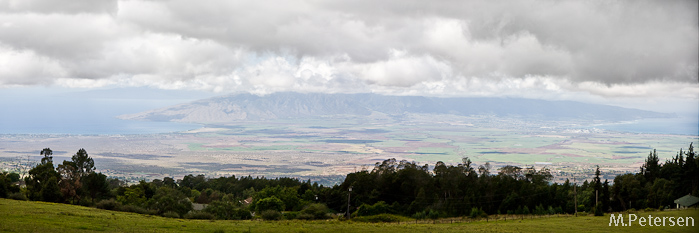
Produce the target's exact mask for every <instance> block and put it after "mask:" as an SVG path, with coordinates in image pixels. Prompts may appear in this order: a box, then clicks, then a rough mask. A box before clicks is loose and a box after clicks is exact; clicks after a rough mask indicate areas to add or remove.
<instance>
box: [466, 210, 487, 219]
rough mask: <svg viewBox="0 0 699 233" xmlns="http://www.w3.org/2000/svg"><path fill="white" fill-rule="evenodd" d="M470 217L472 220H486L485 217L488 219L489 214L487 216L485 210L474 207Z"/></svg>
mask: <svg viewBox="0 0 699 233" xmlns="http://www.w3.org/2000/svg"><path fill="white" fill-rule="evenodd" d="M469 217H471V218H478V217H481V218H485V217H488V214H486V213H485V211H483V209H481V208H476V207H473V208H471V214H469Z"/></svg>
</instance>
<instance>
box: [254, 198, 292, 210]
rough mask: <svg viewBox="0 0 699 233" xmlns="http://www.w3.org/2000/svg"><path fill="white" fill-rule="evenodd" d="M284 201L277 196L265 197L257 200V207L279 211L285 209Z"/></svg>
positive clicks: (257, 208) (258, 208)
mask: <svg viewBox="0 0 699 233" xmlns="http://www.w3.org/2000/svg"><path fill="white" fill-rule="evenodd" d="M284 208H285V206H284V202H282V200H280V199H279V198H277V197H275V196H271V197H267V198H263V199H260V200H257V201H256V202H255V209H256V210H258V211H265V210H276V211H277V212H279V211H282V210H284Z"/></svg>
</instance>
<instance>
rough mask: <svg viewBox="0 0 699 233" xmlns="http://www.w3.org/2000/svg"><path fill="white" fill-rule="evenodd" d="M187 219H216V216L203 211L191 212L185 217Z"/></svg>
mask: <svg viewBox="0 0 699 233" xmlns="http://www.w3.org/2000/svg"><path fill="white" fill-rule="evenodd" d="M183 217H184V218H186V219H214V218H215V217H214V215H213V214H211V213H207V212H203V211H191V212H189V213H187V214H185V215H184V216H183Z"/></svg>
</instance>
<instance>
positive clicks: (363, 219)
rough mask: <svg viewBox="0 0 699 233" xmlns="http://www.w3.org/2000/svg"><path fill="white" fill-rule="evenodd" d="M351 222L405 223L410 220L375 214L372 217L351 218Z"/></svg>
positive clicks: (392, 215)
mask: <svg viewBox="0 0 699 233" xmlns="http://www.w3.org/2000/svg"><path fill="white" fill-rule="evenodd" d="M352 221H357V222H372V223H376V222H406V221H411V219H410V218H406V217H403V216H399V215H394V214H377V215H372V216H360V217H356V218H353V219H352Z"/></svg>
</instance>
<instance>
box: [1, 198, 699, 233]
mask: <svg viewBox="0 0 699 233" xmlns="http://www.w3.org/2000/svg"><path fill="white" fill-rule="evenodd" d="M648 214H652V215H653V216H691V217H693V218H694V219H695V221H696V220H699V211H697V210H687V211H664V212H652V213H638V215H639V216H647V215H648ZM695 224H698V223H695ZM608 225H609V217H608V216H604V217H577V218H574V217H568V218H565V217H560V218H543V219H525V220H523V221H507V222H502V221H499V222H497V223H495V222H492V221H491V222H488V223H486V222H476V223H453V224H406V223H403V224H395V223H390V224H388V223H387V224H383V223H377V224H371V223H356V222H340V221H336V220H329V221H277V222H265V221H209V220H183V219H169V218H163V217H157V216H146V215H139V214H132V213H123V212H114V211H106V210H100V209H94V208H87V207H82V206H73V205H65V204H54V203H44V202H28V201H15V200H8V199H0V232H95V231H98V232H214V231H217V230H223V231H224V232H247V231H248V230H250V231H251V232H382V233H388V232H576V233H577V232H634V233H637V232H699V226H697V225H695V227H641V226H640V225H637V224H635V225H634V226H632V227H609V226H608Z"/></svg>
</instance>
